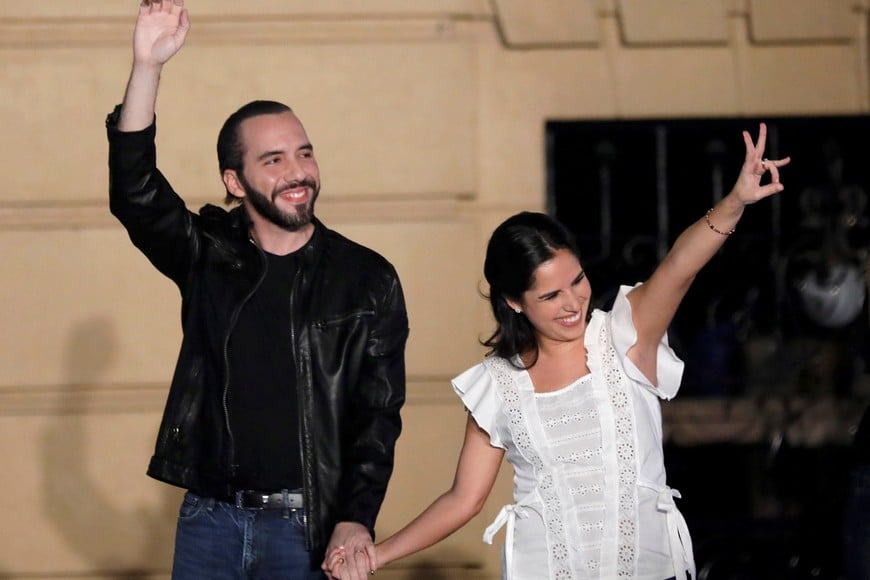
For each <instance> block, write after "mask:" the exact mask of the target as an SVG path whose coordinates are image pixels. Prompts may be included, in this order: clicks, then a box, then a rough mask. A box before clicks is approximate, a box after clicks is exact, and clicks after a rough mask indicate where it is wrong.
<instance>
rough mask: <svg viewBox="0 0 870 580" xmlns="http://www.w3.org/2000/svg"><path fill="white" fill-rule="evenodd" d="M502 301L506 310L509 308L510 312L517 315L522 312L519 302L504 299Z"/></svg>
mask: <svg viewBox="0 0 870 580" xmlns="http://www.w3.org/2000/svg"><path fill="white" fill-rule="evenodd" d="M504 301H505V304H507V305H508V308H510V309H511V310H513V311H514V312H516V313H517V314H519V313H521V312H522V311H523V308H522V307H521V306H520V303H519V302H514V301H513V300H511V299H510V298H505V299H504Z"/></svg>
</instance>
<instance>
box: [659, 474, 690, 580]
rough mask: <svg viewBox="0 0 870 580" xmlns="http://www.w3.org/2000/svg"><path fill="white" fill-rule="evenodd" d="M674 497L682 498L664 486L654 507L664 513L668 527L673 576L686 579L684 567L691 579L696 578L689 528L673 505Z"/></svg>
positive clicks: (677, 492)
mask: <svg viewBox="0 0 870 580" xmlns="http://www.w3.org/2000/svg"><path fill="white" fill-rule="evenodd" d="M675 497H682V496H681V495H680V492H679V491H677V490H675V489H671V488H670V487H667V486H665V487H664V488H662V489H661V490H660V491H659V495H658V498H657V500H656V507H657V508H658V510H659V511H662V512H665V514H666V517H667V526H668V541H669V542H670V545H671V559H672V560H673V562H674V574H675V575H676V577H677V578H685V577H686V572H687V570H686V567H688V573H689V574H691V577H690V578H691V579H692V580H694V579H696V578H697V574H696V572H695V556H694V553H693V552H692V538H691V536H690V535H689V526H687V525H686V520H685V518H683V514H681V513H680V510H678V509H677V504H675V503H674V498H675Z"/></svg>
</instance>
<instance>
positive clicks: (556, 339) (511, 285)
mask: <svg viewBox="0 0 870 580" xmlns="http://www.w3.org/2000/svg"><path fill="white" fill-rule="evenodd" d="M766 131H767V129H766V127H765V125H764V124H761V126H760V129H759V136H758V141H757V143H753V141H752V138H751V136H750V135H749V133H747V132H745V131H744V133H743V139H744V142H745V144H746V157H745V160H744V163H743V167H742V169H741V171H740V175H739V177H738V179H737V182H736V184H735V186H734V188H733V189H732V191H731V192H730V193H729V195H728V196H726V197H725V198H724V199H722V201H721V202H719V203H718V204H717V205H716V206H715V207H714V208H712V209H711V210H710V211H708V212H707V214H706V215H705V216H704V217H702V218H700V219H699V220H698V221H697V222H695V223H694V224H693V225H692V226H690V227H689V228H688V229H686V230H685V231H684V232H683V233H682V234H681V235H680V237H679V238H678V239H677V240H676V242H675V243H674V246H673V248H672V249H671V250H670V252H669V253H668V255H667V256H666V257H665V259H664V260H663V262H662V263H661V264H660V265H659V266H658V268H657V269H656V270H655V272H654V273H653V274H652V276H651V277H650V279H649V280H648V281H646V282H645V283H643V284H638V285H636V286H634V287H628V286H623V287H622V288H621V289H620V292H619V294H618V296H617V298H616V300H615V302H614V305H613V308H612V310H611V311H609V312H604V311H601V310H595V311H591V310H590V297H591V294H592V289H591V286H590V284H589V280H588V279H587V278H586V275H585V273H584V270H583V267H582V265H581V263H580V260H579V257H578V252H577V249H576V247H575V245H574V241H573V239H572V236H571V235H570V233H569V232H568V231H567V230H566V229H565V228H564V227H562V226H561V225H560V224H558V223H557V222H555V221H554V220H552V219H551V218H549V217H547V216H545V215H543V214H534V213H521V214H518V215H515V216H513V217H511V218H509V219H508V220H506V221H505V222H504V223H502V224H501V225H500V226H499V227H498V228H496V230H495V232H494V233H493V234H492V237H491V239H490V241H489V245H488V247H487V255H486V263H485V265H484V273H485V276H486V279H487V282H488V283H489V285H490V303H491V306H492V311H493V314H494V316H495V320H496V323H497V328H496V330H495V333H494V334H493V335H492V337H490V339H489V340H488V341H486V342H485V343H484V344H485V345H486V346H488V347H490V348H491V352H490V356H487V357H486V358H485V360H484V361H483V362H482V363H480V364H478V365H476V366H474V367H472V368H470V369H468V370H467V371H465V372H464V373H462V374H461V375H459V376H458V377H456V378H455V379H454V380H453V387H454V389H455V390H456V392H457V394H458V395H459V396H460V397H461V398H462V401H463V402H464V403H465V406H466V407H467V409H468V411H469V415H468V421H467V426H466V431H465V442H464V445H463V448H462V452H461V455H460V458H459V464H458V466H457V470H456V475H455V479H454V482H453V485H452V487H451V488H450V489H449V490H448V491H447V492H446V493H444V494H443V495H442V496H441V497H439V498H438V499H437V500H435V501H434V502H433V503H432V504H431V505H430V506H429V507H428V508H427V509H426V510H425V511H423V513H422V514H420V515H419V516H418V517H417V518H416V519H415V520H414V521H412V522H411V523H410V524H408V525H407V526H406V527H405V528H403V529H402V530H400V531H399V532H397V533H396V534H395V535H393V536H391V537H390V538H388V539H386V540H385V541H383V542H382V543H380V544H378V545H377V546H376V550H375V555H374V557H371V556H370V555H369V554H367V553H366V552H358V553H353V554H348V553H346V551H345V550H343V549H342V548H341V547H340V546H339V547H335V548H334V549H332V550H331V551H330V552H329V554H328V556H327V558H326V561H325V562H324V569H325V570H326V571H328V572H329V573H330V574H332V576H333V577H335V578H351V579H354V578H361V577H363V576H364V575H365V571H366V570H369V569H370V570H372V571H373V570H376V569H377V567H378V566H382V565H384V564H387V563H389V562H391V561H393V560H396V559H397V558H401V557H403V556H407V555H408V554H411V553H414V552H417V551H418V550H421V549H423V548H426V547H428V546H431V545H432V544H435V543H436V542H438V541H440V540H442V539H443V538H445V537H447V536H448V535H449V534H451V533H453V532H454V531H456V530H457V529H459V528H460V527H462V526H463V525H464V524H465V523H466V522H468V521H469V520H470V519H471V518H472V517H474V516H475V515H476V514H477V513H478V512H479V511H480V509H481V507H482V506H483V505H484V502H485V501H486V499H487V496H488V495H489V493H490V491H491V489H492V486H493V484H494V482H495V479H496V475H497V473H498V470H499V465H500V463H501V461H502V458H503V457H504V456H505V455H507V459H508V461H510V463H511V464H512V465H513V467H514V470H515V477H514V484H515V488H514V503H513V504H512V505H508V506H505V507H504V508H503V509H502V510H501V513H500V514H499V516H498V517H497V518H496V521H495V522H493V524H492V525H491V526H490V527H489V528H487V530H486V533H485V534H484V539H485V540H486V541H487V542H491V541H492V537H493V535H494V534H495V533H496V532H497V531H498V529H500V528H501V527H502V526H503V525H505V524H506V525H507V531H506V540H505V549H504V558H503V561H504V578H508V579H511V578H515V579H519V580H528V579H536V578H559V579H561V578H643V579H650V580H665V579H666V578H675V577H679V578H685V577H686V576H687V575H691V577H692V578H695V568H694V559H693V556H692V546H691V540H690V538H689V534H688V530H687V529H686V524H685V521H684V520H683V518H682V516H681V515H680V513H679V511H678V510H677V508H676V506H675V504H674V500H673V498H674V497H679V494H678V493H677V492H676V491H674V490H672V489H670V488H669V487H668V486H667V484H666V482H665V469H664V458H663V451H662V429H661V410H660V407H659V399H660V398H663V399H671V398H673V397H674V395H676V392H677V389H678V387H679V382H680V378H681V375H682V370H683V363H682V362H681V361H680V360H679V359H678V358H677V357H676V356H675V354H674V353H673V351H672V350H671V349H670V347H669V346H668V341H667V336H666V331H667V328H668V325H669V324H670V322H671V320H672V319H673V317H674V314H675V312H676V310H677V307H678V306H679V304H680V302H681V300H682V299H683V297H684V296H685V294H686V291H687V290H688V289H689V286H690V285H691V283H692V280H693V279H694V278H695V275H696V274H697V273H698V271H699V270H700V269H701V268H702V267H703V266H704V265H705V264H706V263H707V262H708V261H709V260H710V258H712V257H713V255H714V254H715V253H716V251H717V250H718V249H719V248H720V247H721V246H722V244H723V243H724V241H725V240H726V239H727V237H728V236H729V235H731V234H732V233H733V232H734V229H735V227H736V226H737V222H738V221H739V220H740V217H741V215H742V214H743V210H744V208H745V206H747V205H749V204H752V203H755V202H757V201H758V200H760V199H762V198H765V197H768V196H770V195H773V194H776V193H779V192H780V191H782V190H783V186H782V185H781V184H780V183H779V168H780V167H782V166H784V165H786V164H787V163H788V162H789V159H788V158H785V159H781V160H766V159H763V152H764V146H765V140H766ZM768 171H769V172H770V174H771V182H770V183H768V184H767V185H761V178H762V176H763V175H764V174H765V173H766V172H768Z"/></svg>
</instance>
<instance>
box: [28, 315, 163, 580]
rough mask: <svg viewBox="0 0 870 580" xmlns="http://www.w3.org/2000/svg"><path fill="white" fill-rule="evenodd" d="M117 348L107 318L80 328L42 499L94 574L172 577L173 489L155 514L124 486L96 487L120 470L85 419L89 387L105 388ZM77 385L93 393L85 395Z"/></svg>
mask: <svg viewBox="0 0 870 580" xmlns="http://www.w3.org/2000/svg"><path fill="white" fill-rule="evenodd" d="M114 345H115V336H114V332H113V328H112V325H111V323H110V322H109V321H108V320H107V319H104V318H99V317H98V318H93V319H90V320H85V321H83V322H81V323H79V324H77V325H76V326H75V328H74V329H73V331H72V333H71V335H70V337H69V341H68V344H67V348H66V356H65V369H66V376H67V377H68V378H69V380H68V382H67V388H66V390H65V391H64V393H63V395H62V397H61V400H60V403H59V405H58V408H57V416H56V417H55V418H54V419H53V420H52V421H51V424H50V425H49V427H48V428H47V429H46V431H45V434H44V437H43V441H42V454H43V462H44V465H43V473H44V480H43V482H42V488H43V489H42V493H41V494H40V495H41V497H42V498H43V501H44V503H45V510H46V513H47V517H48V518H50V519H51V521H53V523H54V525H55V526H56V528H57V530H59V532H60V535H61V536H62V537H63V538H64V539H65V540H66V542H67V543H68V545H69V546H70V547H71V548H72V549H73V550H74V551H75V552H76V553H77V554H79V555H80V557H81V560H82V561H83V562H85V563H86V564H85V565H86V566H87V567H88V568H89V571H93V572H96V573H97V574H98V575H99V577H101V578H112V579H119V580H120V579H122V578H123V579H128V578H137V577H143V576H145V575H148V574H149V573H155V572H157V573H168V571H169V568H170V565H171V561H172V560H171V558H172V543H173V538H174V530H175V528H174V526H175V522H176V515H177V514H176V512H177V506H178V501H177V500H176V499H175V495H173V489H172V488H169V487H168V486H164V487H166V491H165V495H164V497H163V498H162V500H161V501H160V502H159V505H157V506H155V505H152V504H149V505H146V504H145V503H144V502H143V501H142V500H141V498H138V497H136V496H135V495H132V494H131V493H130V490H128V489H124V485H123V484H121V485H120V486H119V487H120V489H112V487H111V486H110V485H109V486H107V485H106V484H105V482H103V483H102V484H101V483H100V482H98V481H95V480H94V476H93V473H94V472H95V471H106V469H105V467H104V466H113V465H115V464H116V463H117V462H116V461H115V460H113V458H112V457H106V456H102V457H100V456H96V455H95V454H96V452H95V450H94V449H93V447H94V443H93V441H92V439H91V437H92V433H91V432H90V430H89V429H88V425H89V423H93V419H92V417H93V414H90V416H89V414H88V413H86V412H85V410H86V409H88V408H90V407H91V405H89V404H88V403H89V402H90V399H91V398H92V397H93V395H92V394H91V391H89V390H88V387H91V386H93V385H96V384H98V383H99V379H100V377H101V375H103V374H104V373H105V371H106V369H107V368H108V366H109V363H110V362H111V361H112V359H113V357H114V356H115V348H114ZM76 383H80V384H81V385H82V386H83V387H85V388H84V389H79V388H77V385H76ZM83 398H84V400H83ZM97 412H105V411H97ZM110 412H117V411H110ZM122 440H123V439H122ZM89 447H91V448H90V449H89ZM99 448H100V449H103V450H106V449H111V448H112V443H111V442H110V441H101V442H100V445H99ZM125 452H126V450H124V449H119V450H117V453H119V454H123V453H125ZM112 453H113V454H114V453H115V451H112ZM91 464H98V467H99V469H97V470H95V469H89V467H88V466H89V465H91ZM144 469H145V467H144V465H143V466H142V470H141V471H140V472H139V473H137V474H136V477H145V475H144ZM116 476H117V477H116ZM124 479H125V478H124V477H123V474H116V473H112V475H111V476H110V480H111V481H112V482H115V483H116V484H117V483H118V482H123V481H124ZM134 487H135V486H134Z"/></svg>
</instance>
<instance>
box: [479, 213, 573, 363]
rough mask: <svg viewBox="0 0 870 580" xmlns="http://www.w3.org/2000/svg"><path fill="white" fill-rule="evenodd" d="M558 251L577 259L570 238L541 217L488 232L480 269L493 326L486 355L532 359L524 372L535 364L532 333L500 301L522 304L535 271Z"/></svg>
mask: <svg viewBox="0 0 870 580" xmlns="http://www.w3.org/2000/svg"><path fill="white" fill-rule="evenodd" d="M562 249H565V250H568V251H570V252H571V253H573V254H574V255H575V256H577V257H578V258H579V257H580V252H579V251H578V250H577V243H576V241H575V239H574V236H573V234H572V233H571V232H570V231H569V230H568V228H566V227H565V226H564V225H562V224H561V223H559V222H558V221H556V220H555V219H553V218H551V217H550V216H548V215H546V214H542V213H533V212H521V213H518V214H516V215H514V216H511V217H509V218H508V219H506V220H505V221H504V222H502V224H501V225H499V226H498V227H497V228H496V229H495V231H493V233H492V236H491V237H490V239H489V244H488V245H487V248H486V259H485V261H484V265H483V274H484V277H485V278H486V281H487V282H488V283H489V296H488V297H489V303H490V306H491V307H492V314H493V317H494V318H495V321H496V329H495V332H494V333H493V334H492V336H490V337H489V339H487V340H486V341H484V342H483V345H484V346H487V347H489V348H490V349H491V350H490V354H495V355H496V356H500V357H502V358H505V359H507V360H509V361H511V363H513V361H512V358H513V357H514V356H515V355H518V354H519V355H525V354H531V355H533V356H532V360H531V361H530V362H529V363H528V365H527V368H528V367H531V366H533V365H534V364H535V362H536V361H537V353H538V344H537V341H536V339H535V329H534V328H533V327H532V324H531V323H530V322H529V320H528V319H527V318H526V317H525V316H523V315H518V314H517V313H515V312H514V311H513V310H511V308H510V306H508V304H507V302H505V299H506V298H509V299H511V300H514V301H517V302H519V301H521V299H522V297H523V293H524V292H525V291H526V290H528V289H529V288H531V286H532V284H533V283H534V274H535V270H536V269H537V268H538V266H540V265H541V264H543V263H544V262H546V261H548V260H551V259H552V258H553V256H554V255H555V254H556V250H562Z"/></svg>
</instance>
